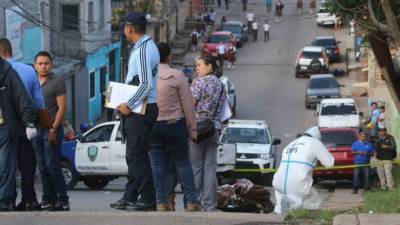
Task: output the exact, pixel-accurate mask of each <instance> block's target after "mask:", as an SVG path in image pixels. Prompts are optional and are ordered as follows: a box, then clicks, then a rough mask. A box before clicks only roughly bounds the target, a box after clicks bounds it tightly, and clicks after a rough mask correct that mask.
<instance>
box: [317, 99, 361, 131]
mask: <svg viewBox="0 0 400 225" xmlns="http://www.w3.org/2000/svg"><path fill="white" fill-rule="evenodd" d="M315 116H317V117H318V127H321V128H322V127H330V128H332V127H356V128H358V127H360V117H361V116H363V113H362V112H360V113H359V112H358V110H357V107H356V103H355V102H354V99H352V98H331V99H323V100H321V103H320V104H319V105H318V107H317V112H316V113H315Z"/></svg>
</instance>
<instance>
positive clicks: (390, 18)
mask: <svg viewBox="0 0 400 225" xmlns="http://www.w3.org/2000/svg"><path fill="white" fill-rule="evenodd" d="M381 5H382V9H383V13H384V14H385V18H386V24H387V26H388V32H389V35H390V36H391V38H392V39H393V42H394V45H395V47H396V48H397V56H399V53H400V30H399V26H398V24H397V20H396V16H395V15H394V13H393V10H392V7H391V5H390V1H389V0H381Z"/></svg>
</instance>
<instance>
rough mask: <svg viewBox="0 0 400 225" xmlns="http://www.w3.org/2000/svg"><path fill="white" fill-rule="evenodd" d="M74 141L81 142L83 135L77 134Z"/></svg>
mask: <svg viewBox="0 0 400 225" xmlns="http://www.w3.org/2000/svg"><path fill="white" fill-rule="evenodd" d="M75 140H78V141H80V142H83V135H82V134H78V135H76V136H75Z"/></svg>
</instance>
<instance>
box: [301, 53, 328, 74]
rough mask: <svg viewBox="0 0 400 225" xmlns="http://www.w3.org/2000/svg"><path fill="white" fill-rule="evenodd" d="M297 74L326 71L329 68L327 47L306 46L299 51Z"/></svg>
mask: <svg viewBox="0 0 400 225" xmlns="http://www.w3.org/2000/svg"><path fill="white" fill-rule="evenodd" d="M295 69H296V72H295V76H296V77H299V76H300V75H301V74H304V75H311V74H319V73H325V72H327V71H328V69H329V57H328V55H327V54H326V51H325V48H323V47H320V46H304V47H303V48H301V49H300V51H299V52H298V53H297V58H296V68H295Z"/></svg>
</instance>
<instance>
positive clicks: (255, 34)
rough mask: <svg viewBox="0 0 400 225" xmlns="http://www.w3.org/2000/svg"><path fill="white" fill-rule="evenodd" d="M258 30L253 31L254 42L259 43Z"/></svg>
mask: <svg viewBox="0 0 400 225" xmlns="http://www.w3.org/2000/svg"><path fill="white" fill-rule="evenodd" d="M257 34H258V30H253V41H257Z"/></svg>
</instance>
